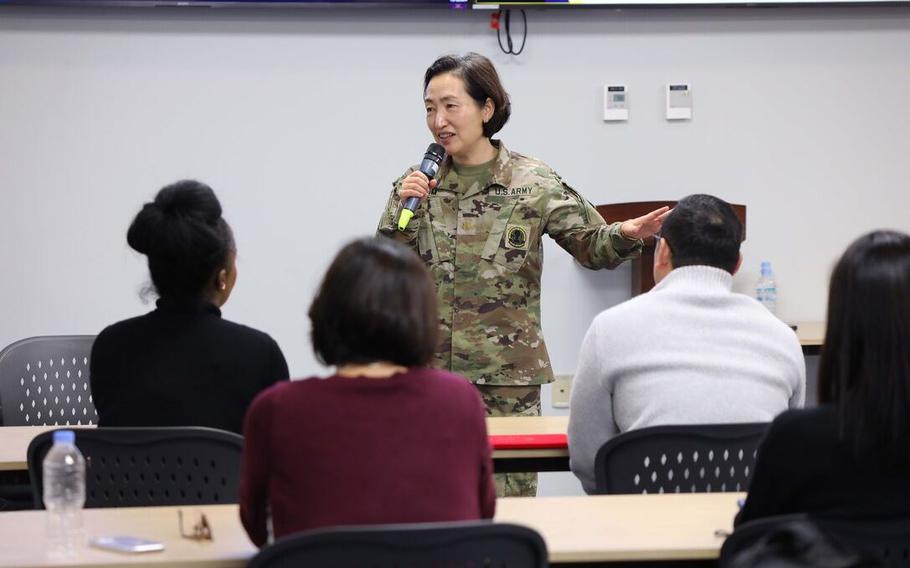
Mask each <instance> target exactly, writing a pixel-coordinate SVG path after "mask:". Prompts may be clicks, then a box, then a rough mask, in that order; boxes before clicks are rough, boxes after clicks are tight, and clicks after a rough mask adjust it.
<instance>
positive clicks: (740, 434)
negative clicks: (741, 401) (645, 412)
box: [594, 422, 768, 494]
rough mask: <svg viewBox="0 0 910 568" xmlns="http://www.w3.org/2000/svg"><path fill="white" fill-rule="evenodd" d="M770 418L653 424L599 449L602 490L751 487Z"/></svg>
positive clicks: (701, 490) (599, 487) (598, 476)
mask: <svg viewBox="0 0 910 568" xmlns="http://www.w3.org/2000/svg"><path fill="white" fill-rule="evenodd" d="M767 428H768V423H767V422H760V423H747V424H695V425H680V426H653V427H650V428H642V429H640V430H630V431H629V432H623V433H622V434H619V435H618V436H616V437H615V438H611V439H610V440H608V441H607V442H606V443H605V444H604V445H603V446H601V447H600V449H599V450H598V451H597V456H596V457H595V459H594V476H595V481H596V483H597V489H596V492H597V493H602V494H604V493H614V494H615V493H710V492H724V491H745V490H746V489H747V488H748V487H749V480H750V479H751V476H752V471H753V470H754V469H755V455H756V453H757V451H758V444H759V442H760V441H761V438H762V436H763V435H764V433H765V430H766V429H767Z"/></svg>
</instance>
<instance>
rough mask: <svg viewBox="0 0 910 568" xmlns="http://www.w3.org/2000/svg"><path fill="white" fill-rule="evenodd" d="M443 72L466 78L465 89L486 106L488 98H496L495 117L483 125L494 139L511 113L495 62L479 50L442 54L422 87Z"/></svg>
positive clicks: (424, 77)
mask: <svg viewBox="0 0 910 568" xmlns="http://www.w3.org/2000/svg"><path fill="white" fill-rule="evenodd" d="M443 73H454V74H456V75H458V76H459V77H461V79H462V81H464V86H465V90H466V91H467V92H468V94H469V95H470V96H471V98H472V99H474V100H475V101H477V104H479V105H480V106H483V105H484V103H486V102H487V99H490V100H491V101H493V106H494V107H495V109H494V111H493V116H492V117H491V118H490V120H488V121H487V122H486V123H485V124H484V125H483V135H484V136H486V137H487V138H492V137H493V135H494V134H496V133H497V132H499V131H500V130H502V127H503V126H505V125H506V122H508V120H509V115H511V114H512V103H511V102H509V93H507V92H506V90H505V89H504V88H503V86H502V82H500V80H499V74H498V73H497V72H496V68H495V67H493V63H492V62H491V61H490V60H489V59H487V58H486V57H484V56H483V55H480V54H479V53H473V52H472V53H468V54H465V55H443V56H442V57H440V58H439V59H437V60H436V61H434V62H433V64H432V65H430V66H429V67H428V68H427V72H426V73H424V75H423V90H424V92H426V90H427V86H428V85H429V84H430V80H431V79H433V77H435V76H437V75H442V74H443Z"/></svg>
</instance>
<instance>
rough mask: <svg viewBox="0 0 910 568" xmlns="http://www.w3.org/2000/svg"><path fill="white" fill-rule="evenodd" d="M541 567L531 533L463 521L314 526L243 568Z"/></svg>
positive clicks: (543, 556) (542, 554)
mask: <svg viewBox="0 0 910 568" xmlns="http://www.w3.org/2000/svg"><path fill="white" fill-rule="evenodd" d="M547 565H548V562H547V547H546V544H544V541H543V539H542V538H541V537H540V535H539V534H537V532H536V531H534V530H532V529H529V528H527V527H523V526H519V525H512V524H505V523H492V522H489V521H469V522H456V523H416V524H400V525H378V526H358V527H335V528H327V529H317V530H313V531H308V532H304V533H301V534H298V535H292V536H288V537H285V538H281V539H279V540H277V541H276V542H275V543H274V544H272V545H269V546H267V547H265V548H263V549H262V550H261V551H259V553H258V554H257V555H256V556H254V557H253V559H252V560H251V561H250V563H249V564H248V568H297V567H299V566H307V567H310V568H327V567H342V566H344V567H346V568H356V567H361V566H363V567H367V566H368V567H370V568H386V567H388V568H393V567H396V568H397V567H399V566H407V567H409V568H422V567H431V566H432V567H437V566H446V567H452V568H455V567H467V566H475V567H482V566H496V567H497V568H499V567H502V568H509V567H516V568H517V567H521V568H543V567H545V566H547Z"/></svg>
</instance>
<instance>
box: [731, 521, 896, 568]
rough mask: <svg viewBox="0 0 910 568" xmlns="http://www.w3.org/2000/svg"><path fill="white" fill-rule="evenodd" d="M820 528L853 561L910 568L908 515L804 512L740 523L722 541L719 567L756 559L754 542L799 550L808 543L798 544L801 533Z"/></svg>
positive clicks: (861, 563) (810, 532) (831, 562)
mask: <svg viewBox="0 0 910 568" xmlns="http://www.w3.org/2000/svg"><path fill="white" fill-rule="evenodd" d="M816 530H817V531H818V532H819V533H820V534H821V535H822V536H823V537H824V538H826V539H827V542H828V543H830V546H831V547H833V548H834V550H836V551H841V554H840V557H841V558H842V559H850V558H851V557H853V558H855V559H856V560H858V561H856V562H854V563H848V564H849V565H858V566H864V567H868V566H882V567H885V568H910V518H903V519H864V518H859V517H858V518H853V519H830V518H822V517H811V516H807V515H804V514H800V515H780V516H776V517H767V518H763V519H756V520H754V521H750V522H748V523H744V524H742V525H740V526H738V527H737V528H736V530H735V531H734V532H733V534H732V535H730V536H729V537H728V538H727V540H725V541H724V544H723V547H722V548H721V553H720V562H719V565H720V566H721V567H728V566H740V565H743V564H744V562H743V560H751V559H753V558H754V557H756V554H757V551H756V550H754V549H753V550H750V549H752V548H753V547H755V546H761V547H763V548H764V549H765V550H766V551H767V550H771V549H773V550H775V551H788V550H794V551H796V552H801V551H802V549H804V548H806V546H807V543H804V542H799V541H800V535H805V534H810V535H811V534H812V533H813V532H814V531H816ZM760 543H761V544H760ZM778 554H780V552H778ZM803 554H804V555H806V553H805V552H803ZM829 554H830V552H829ZM808 560H811V561H812V563H813V564H818V563H819V562H821V561H822V560H821V559H820V558H819V557H818V552H816V553H815V558H814V559H808ZM745 563H746V564H748V561H747V562H745ZM825 564H826V565H833V564H834V561H833V560H828V561H826V562H825ZM794 565H795V564H794Z"/></svg>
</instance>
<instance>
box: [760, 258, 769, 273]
mask: <svg viewBox="0 0 910 568" xmlns="http://www.w3.org/2000/svg"><path fill="white" fill-rule="evenodd" d="M761 275H762V276H770V275H771V263H770V262H768V261H767V260H763V261H762V263H761Z"/></svg>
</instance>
